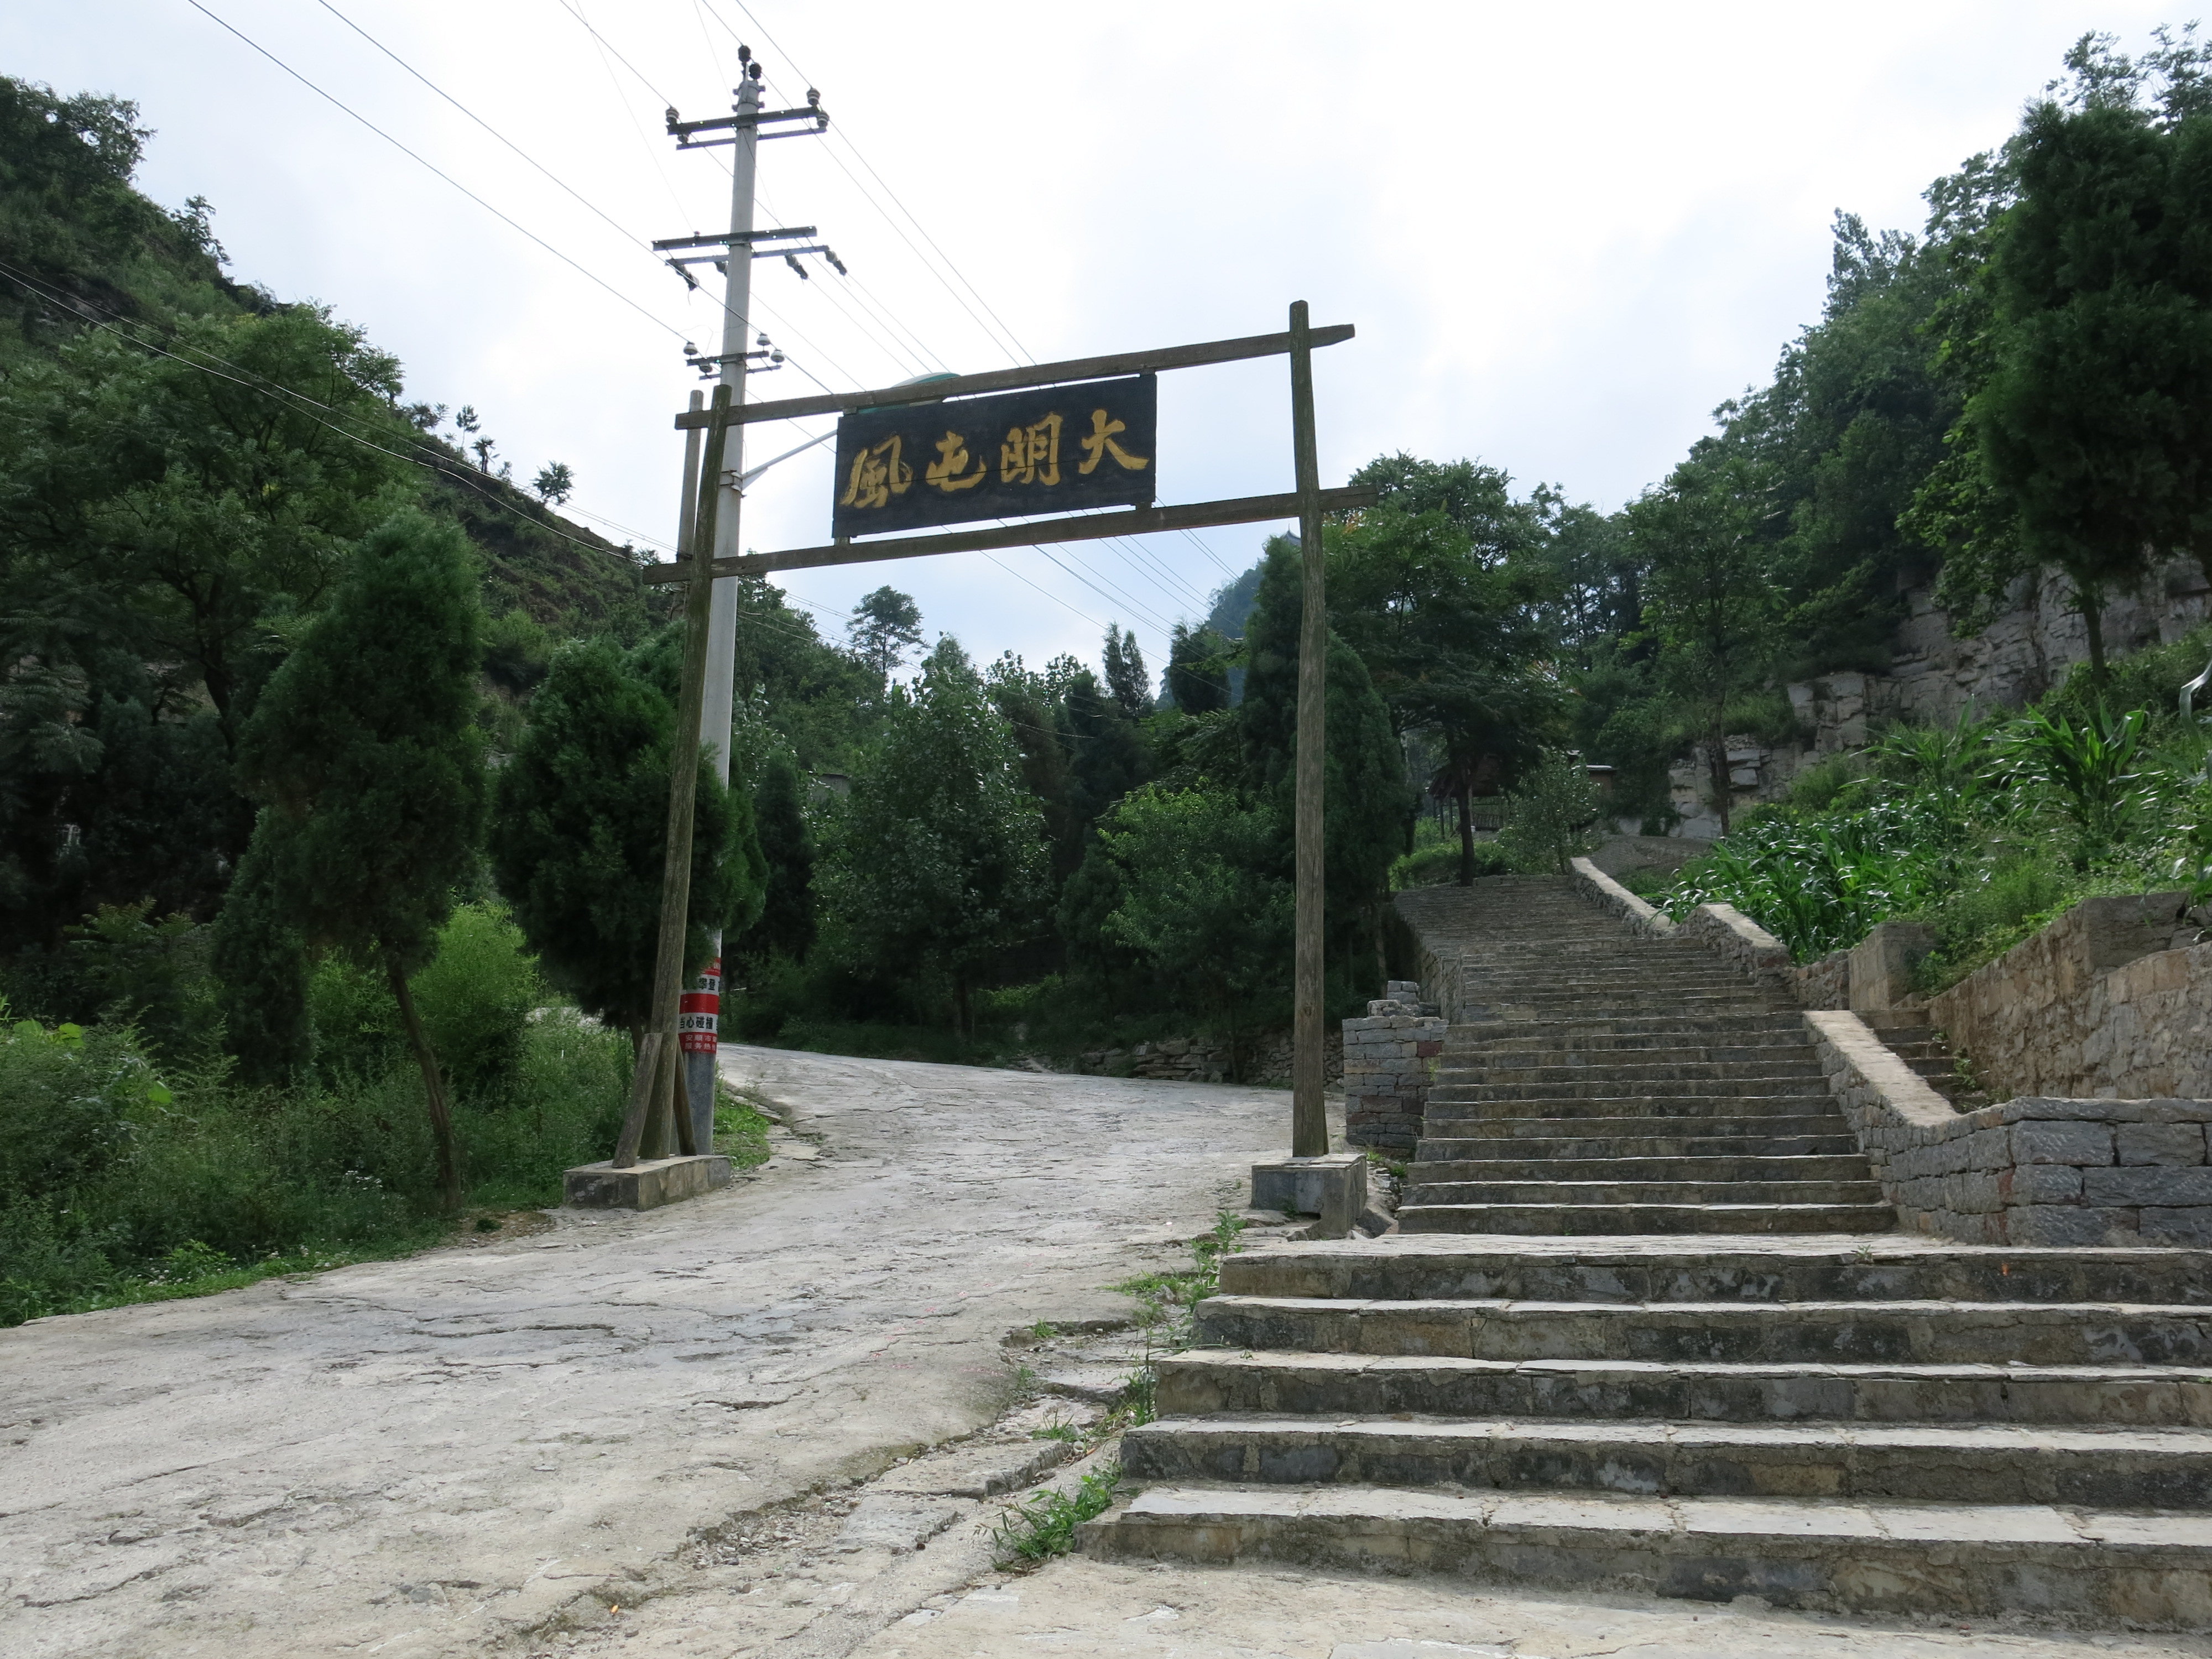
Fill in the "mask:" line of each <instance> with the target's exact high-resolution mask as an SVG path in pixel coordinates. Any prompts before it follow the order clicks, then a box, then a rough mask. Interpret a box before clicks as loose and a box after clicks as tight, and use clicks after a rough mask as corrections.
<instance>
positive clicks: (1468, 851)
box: [1453, 778, 1474, 887]
mask: <svg viewBox="0 0 2212 1659" xmlns="http://www.w3.org/2000/svg"><path fill="white" fill-rule="evenodd" d="M1453 799H1455V800H1457V801H1458V802H1459V884H1460V885H1461V886H1462V887H1472V886H1474V784H1473V783H1471V782H1469V781H1468V780H1466V779H1464V778H1462V780H1460V786H1459V790H1458V793H1456V794H1455V796H1454V797H1453Z"/></svg>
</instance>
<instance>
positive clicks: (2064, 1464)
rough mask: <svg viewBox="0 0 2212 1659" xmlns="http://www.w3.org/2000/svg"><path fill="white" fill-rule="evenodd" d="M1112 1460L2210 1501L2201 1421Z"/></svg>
mask: <svg viewBox="0 0 2212 1659" xmlns="http://www.w3.org/2000/svg"><path fill="white" fill-rule="evenodd" d="M1121 1468H1122V1471H1123V1473H1124V1474H1126V1475H1127V1476H1129V1477H1130V1478H1132V1479H1134V1480H1166V1481H1174V1482H1177V1483H1182V1482H1189V1481H1235V1480H1244V1481H1256V1482H1259V1483H1261V1484H1262V1485H1267V1486H1304V1485H1314V1484H1318V1485H1324V1486H1327V1485H1338V1486H1340V1485H1347V1484H1357V1485H1367V1486H1401V1487H1404V1486H1458V1487H1462V1488H1465V1489H1469V1490H1480V1489H1482V1488H1485V1487H1494V1488H1501V1489H1509V1490H1510V1489H1520V1490H1526V1489H1528V1488H1531V1487H1550V1488H1554V1489H1565V1490H1569V1491H1577V1492H1648V1493H1666V1494H1669V1495H1673V1496H1687V1497H1701V1498H1708V1497H1747V1498H1843V1499H1851V1498H1857V1499H1862V1500H1865V1501H1869V1502H1878V1503H1889V1502H1897V1501H1900V1500H1901V1501H1904V1502H1907V1503H1915V1502H1929V1501H1935V1502H1942V1503H1950V1504H2087V1505H2091V1506H2094V1507H2099V1508H2112V1507H2118V1506H2121V1505H2127V1506H2130V1507H2134V1508H2138V1509H2160V1510H2201V1509H2206V1508H2208V1507H2212V1432H2208V1431H2205V1430H2203V1429H2083V1428H2054V1427H2051V1426H2048V1425H2033V1426H2031V1425H2021V1424H1994V1425H1968V1424H1944V1425H1926V1424H1910V1425H1908V1424H1898V1425H1869V1424H1862V1423H1796V1424H1781V1423H1758V1424H1717V1423H1673V1422H1665V1421H1652V1420H1641V1421H1638V1420H1629V1421H1621V1422H1593V1421H1590V1420H1589V1419H1577V1420H1569V1421H1557V1422H1554V1421H1547V1420H1542V1419H1537V1420H1533V1421H1532V1420H1527V1419H1505V1420H1498V1419H1487V1420H1486V1419H1465V1418H1458V1417H1422V1416H1416V1417H1414V1418H1413V1419H1412V1420H1411V1421H1406V1420H1403V1419H1390V1418H1365V1419H1350V1420H1346V1419H1340V1418H1333V1417H1332V1418H1316V1417H1306V1416H1273V1417H1249V1416H1243V1415H1237V1416H1208V1417H1181V1416H1178V1417H1174V1418H1169V1419H1163V1420H1160V1421H1158V1422H1154V1423H1151V1424H1148V1425H1145V1426H1144V1427H1141V1428H1136V1429H1132V1430H1130V1431H1129V1432H1128V1433H1127V1434H1126V1435H1125V1436H1123V1437H1122V1440H1121Z"/></svg>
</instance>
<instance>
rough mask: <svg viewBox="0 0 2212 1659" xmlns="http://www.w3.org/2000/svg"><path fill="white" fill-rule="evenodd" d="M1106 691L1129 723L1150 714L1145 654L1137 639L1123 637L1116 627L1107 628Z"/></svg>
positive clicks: (1112, 625)
mask: <svg viewBox="0 0 2212 1659" xmlns="http://www.w3.org/2000/svg"><path fill="white" fill-rule="evenodd" d="M1104 666H1105V670H1106V690H1107V693H1108V695H1109V696H1112V698H1113V699H1114V706H1115V708H1119V709H1120V710H1121V713H1122V714H1124V715H1125V716H1126V717H1127V718H1128V719H1130V720H1142V719H1144V717H1145V716H1146V715H1147V714H1151V713H1152V680H1151V678H1150V677H1149V676H1148V675H1147V674H1146V672H1145V653H1143V652H1142V651H1140V650H1139V649H1138V648H1137V636H1136V635H1134V634H1125V633H1123V632H1122V631H1121V624H1120V623H1108V624H1107V625H1106V650H1105V660H1104Z"/></svg>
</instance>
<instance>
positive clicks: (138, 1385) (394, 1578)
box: [0, 1047, 1290, 1659]
mask: <svg viewBox="0 0 2212 1659" xmlns="http://www.w3.org/2000/svg"><path fill="white" fill-rule="evenodd" d="M722 1064H723V1066H724V1070H725V1072H726V1073H727V1074H729V1075H730V1076H731V1077H732V1079H734V1080H735V1081H737V1082H738V1083H739V1084H740V1085H745V1086H749V1087H751V1088H754V1089H756V1090H757V1091H758V1092H760V1093H761V1094H762V1095H763V1096H764V1097H766V1098H767V1099H769V1101H770V1102H772V1103H776V1104H777V1105H778V1106H779V1107H780V1108H781V1109H782V1110H783V1111H784V1112H785V1113H786V1115H787V1121H788V1123H789V1125H790V1127H792V1129H793V1130H794V1131H795V1132H796V1133H797V1134H798V1135H799V1136H800V1137H802V1138H803V1139H800V1140H799V1141H796V1142H793V1141H789V1140H787V1141H786V1142H785V1143H784V1145H785V1149H786V1150H785V1151H784V1152H783V1153H782V1155H780V1156H779V1157H777V1158H775V1159H774V1160H772V1161H771V1163H770V1164H769V1165H767V1166H765V1168H764V1170H762V1171H759V1172H756V1173H755V1174H753V1175H752V1176H749V1177H746V1178H744V1179H742V1180H740V1181H739V1182H738V1183H737V1184H736V1185H734V1186H733V1187H732V1188H729V1189H728V1190H726V1191H724V1192H721V1193H718V1194H711V1195H709V1196H708V1197H707V1198H704V1199H701V1200H694V1201H692V1202H690V1203H688V1204H684V1205H679V1206H672V1207H671V1208H669V1209H665V1210H659V1211H654V1212H648V1213H646V1214H642V1215H639V1214H634V1213H630V1212H596V1213H588V1212H587V1213H579V1212H556V1213H555V1215H554V1218H553V1219H554V1225H553V1226H552V1228H551V1229H550V1231H543V1232H538V1233H537V1234H534V1235H531V1236H527V1237H516V1238H513V1239H512V1240H505V1239H503V1240H501V1241H500V1242H498V1243H494V1244H491V1245H489V1246H486V1247H483V1248H480V1249H449V1250H439V1251H434V1252H430V1253H428V1254H426V1255H419V1256H416V1257H413V1258H410V1259H409V1260H406V1261H392V1262H382V1263H374V1264H369V1265H364V1266H361V1267H349V1268H344V1269H341V1270H338V1271H336V1272H332V1273H320V1274H316V1275H313V1276H307V1277H302V1278H298V1279H285V1280H272V1281H269V1282H266V1283H264V1284H261V1285H254V1286H252V1287H250V1288H248V1289H246V1290H243V1291H229V1292H226V1293H224V1294H222V1295H220V1296H214V1297H202V1298H197V1299H195V1300H190V1301H181V1302H171V1303H161V1304H151V1305H148V1306H143V1307H134V1308H121V1309H115V1310H109V1311H106V1312H101V1313H94V1314H83V1315H76V1316H67V1317H61V1318H54V1319H46V1320H40V1321H36V1322H33V1323H31V1324H28V1325H25V1326H21V1327H18V1328H15V1329H14V1330H9V1331H4V1332H0V1376H4V1377H5V1378H6V1388H5V1394H4V1403H0V1422H3V1423H4V1434H0V1626H4V1628H5V1632H6V1634H5V1637H4V1646H5V1649H6V1651H7V1652H8V1653H9V1656H11V1659H48V1656H62V1655H68V1656H71V1659H85V1656H101V1659H106V1656H140V1655H146V1656H151V1655H156V1654H158V1655H161V1656H163V1659H175V1656H184V1655H191V1654H211V1653H217V1652H220V1653H221V1654H222V1655H223V1656H224V1659H251V1656H256V1655H263V1654H269V1655H276V1654H283V1655H285V1656H288V1659H289V1656H296V1655H300V1654H303V1653H342V1652H344V1653H350V1652H359V1653H369V1652H375V1653H379V1654H382V1655H388V1656H409V1659H413V1656H432V1655H447V1654H462V1653H481V1652H486V1651H498V1650H507V1649H510V1648H511V1649H513V1650H517V1651H522V1650H528V1649H529V1648H531V1647H532V1646H533V1645H535V1644H536V1642H537V1641H538V1640H540V1639H542V1638H543V1637H544V1632H548V1631H551V1630H556V1629H561V1628H563V1627H573V1626H574V1624H575V1620H576V1617H577V1616H578V1614H579V1613H580V1612H582V1613H588V1614H591V1615H592V1616H593V1617H595V1618H596V1617H598V1616H599V1614H600V1613H602V1611H603V1609H601V1607H600V1606H599V1604H600V1603H602V1602H604V1603H606V1604H608V1605H622V1604H625V1603H627V1604H628V1605H629V1607H632V1608H635V1607H638V1606H639V1604H641V1603H643V1604H645V1605H647V1607H649V1606H650V1605H651V1603H652V1602H653V1599H654V1598H655V1597H656V1596H658V1595H665V1594H680V1593H684V1587H686V1586H688V1587H690V1593H694V1594H696V1592H697V1590H698V1589H699V1588H700V1587H699V1584H698V1583H697V1579H696V1575H697V1573H698V1572H699V1571H700V1570H701V1567H700V1561H701V1557H700V1549H701V1541H702V1539H712V1538H713V1537H714V1536H716V1535H718V1534H720V1533H722V1532H726V1530H727V1529H728V1528H730V1527H731V1526H732V1525H733V1524H736V1523H738V1522H740V1521H741V1520H742V1517H744V1516H746V1515H747V1514H749V1513H753V1512H759V1511H764V1510H772V1509H774V1508H775V1506H776V1505H778V1504H789V1503H790V1502H792V1501H793V1499H795V1498H800V1497H801V1496H802V1495H804V1494H807V1493H819V1492H823V1490H825V1489H828V1488H830V1487H833V1486H842V1485H846V1484H848V1483H850V1482H852V1481H854V1480H859V1479H861V1478H864V1477H869V1476H873V1475H875V1474H878V1473H880V1472H882V1471H883V1470H884V1469H885V1468H889V1467H890V1466H891V1465H892V1464H893V1462H894V1460H895V1459H896V1458H897V1457H899V1456H901V1455H908V1454H911V1453H914V1452H915V1451H917V1450H919V1449H921V1448H925V1447H928V1446H933V1445H937V1444H939V1443H942V1442H945V1441H946V1440H949V1439H953V1438H956V1437H963V1436H969V1435H971V1434H974V1433H975V1432H976V1431H979V1430H981V1429H983V1428H985V1427H986V1426H987V1425H990V1424H991V1423H992V1422H993V1421H994V1419H998V1418H999V1417H1000V1414H1001V1413H1003V1412H1004V1411H1005V1410H1006V1407H1007V1405H1008V1403H1009V1400H1010V1398H1011V1395H1012V1367H1011V1364H1010V1360H1009V1356H1008V1354H1007V1352H1006V1350H1005V1349H1004V1348H1003V1347H1002V1346H1001V1342H1002V1339H1003V1338H1004V1336H1005V1335H1006V1333H1007V1331H1008V1330H1009V1329H1010V1328H1012V1327H1014V1326H1018V1325H1025V1324H1028V1323H1030V1322H1033V1321H1036V1320H1039V1319H1047V1320H1054V1321H1083V1320H1113V1319H1116V1318H1126V1317H1127V1315H1128V1313H1129V1311H1130V1304H1128V1302H1127V1300H1126V1299H1125V1298H1123V1297H1117V1296H1115V1295H1113V1294H1111V1293H1110V1292H1109V1291H1107V1290H1106V1289H1105V1286H1107V1285H1109V1284H1111V1283H1113V1282H1114V1281H1115V1280H1116V1279H1121V1278H1124V1277H1126V1276H1127V1275H1129V1274H1131V1273H1136V1272H1140V1271H1143V1270H1144V1269H1146V1268H1147V1267H1156V1266H1161V1265H1164V1264H1166V1263H1168V1262H1170V1261H1181V1260H1184V1259H1187V1258H1186V1256H1185V1252H1184V1251H1183V1249H1182V1245H1181V1243H1180V1242H1181V1241H1185V1240H1188V1239H1189V1238H1192V1237H1194V1236H1195V1235H1197V1234H1198V1233H1199V1232H1200V1231H1203V1230H1204V1229H1205V1228H1206V1225H1208V1224H1209V1223H1210V1222H1211V1220H1212V1217H1213V1215H1214V1212H1216V1210H1217V1209H1218V1208H1219V1207H1221V1206H1224V1205H1225V1204H1226V1205H1231V1206H1234V1205H1236V1204H1237V1203H1238V1202H1239V1201H1240V1200H1239V1196H1238V1195H1239V1194H1240V1192H1241V1190H1242V1188H1243V1182H1244V1178H1245V1175H1246V1166H1248V1165H1249V1164H1250V1163H1251V1161H1252V1160H1253V1159H1254V1158H1256V1157H1261V1156H1266V1155H1270V1154H1275V1153H1279V1151H1280V1149H1281V1147H1282V1146H1283V1145H1284V1144H1285V1141H1286V1140H1287V1136H1288V1119H1289V1110H1290V1097H1289V1096H1288V1094H1287V1093H1285V1092H1282V1091H1271V1090H1255V1089H1238V1088H1225V1087H1218V1086H1208V1085H1181V1084H1166V1083H1151V1082H1143V1081H1136V1080H1120V1079H1104V1078H1078V1077H1060V1076H1040V1075H1035V1074H1030V1073H1016V1072H997V1071H984V1070H977V1069H970V1068H965V1067H959V1066H929V1065H920V1064H905V1063H900V1062H895V1061H869V1060H846V1059H836V1058H829V1057H824V1056H821V1055H813V1054H789V1053H785V1052H781V1051H777V1050H770V1049H754V1048H736V1047H730V1048H724V1050H723V1051H722ZM1015 1358H1018V1356H1015ZM893 1542H894V1543H896V1541H893ZM909 1547H910V1546H909ZM925 1588H935V1589H941V1588H942V1586H941V1585H937V1586H931V1587H918V1588H917V1589H916V1591H915V1594H916V1595H917V1596H918V1595H921V1594H923V1593H924V1589H925ZM824 1589H825V1595H828V1594H829V1593H831V1592H833V1591H834V1586H825V1587H824ZM850 1592H851V1587H850V1586H849V1585H848V1587H847V1590H846V1592H845V1595H846V1599H850ZM877 1599H878V1600H883V1601H884V1605H883V1606H882V1607H880V1608H878V1609H877V1611H878V1613H879V1614H880V1620H882V1621H888V1620H892V1619H895V1618H897V1617H899V1616H902V1614H903V1613H904V1612H905V1611H906V1608H905V1607H901V1606H899V1605H896V1596H890V1597H889V1599H888V1600H884V1597H880V1596H879V1597H878V1598H877ZM795 1605H796V1610H797V1612H798V1613H799V1614H805V1610H806V1603H805V1596H804V1595H803V1594H802V1595H800V1597H799V1601H798V1603H796V1604H795ZM871 1605H873V1604H872V1603H871ZM804 1623H805V1618H804V1617H800V1618H799V1625H800V1626H803V1625H804ZM843 1626H844V1628H845V1630H846V1632H847V1633H846V1634H845V1635H843V1636H842V1637H841V1638H839V1639H838V1640H837V1641H836V1642H835V1643H834V1644H829V1645H830V1646H831V1647H834V1648H835V1650H836V1651H839V1652H842V1651H846V1650H849V1648H850V1647H851V1646H852V1645H853V1644H854V1643H855V1642H857V1641H859V1640H860V1639H862V1638H865V1637H866V1635H867V1634H868V1629H867V1628H861V1627H856V1626H854V1625H853V1621H852V1620H849V1619H848V1620H844V1621H843ZM871 1627H872V1626H871ZM572 1639H573V1638H572ZM735 1645H736V1647H737V1649H738V1650H743V1649H744V1646H745V1644H744V1643H743V1642H742V1641H739V1642H738V1643H737V1644H735ZM825 1650H827V1649H825Z"/></svg>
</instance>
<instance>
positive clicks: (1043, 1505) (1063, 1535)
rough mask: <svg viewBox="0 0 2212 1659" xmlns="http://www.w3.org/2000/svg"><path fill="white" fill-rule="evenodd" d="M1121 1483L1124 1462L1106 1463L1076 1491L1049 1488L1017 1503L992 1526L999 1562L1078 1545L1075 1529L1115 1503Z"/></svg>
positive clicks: (1038, 1557) (1039, 1557) (1047, 1555)
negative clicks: (1060, 1490)
mask: <svg viewBox="0 0 2212 1659" xmlns="http://www.w3.org/2000/svg"><path fill="white" fill-rule="evenodd" d="M1119 1486H1121V1465H1120V1464H1119V1463H1114V1462H1108V1463H1102V1464H1101V1465H1099V1467H1098V1468H1095V1469H1093V1470H1091V1472H1090V1473H1089V1474H1085V1475H1084V1476H1083V1477H1082V1478H1081V1479H1080V1480H1078V1481H1077V1482H1076V1484H1075V1490H1074V1491H1073V1492H1056V1491H1054V1490H1051V1489H1050V1488H1048V1489H1046V1490H1044V1491H1042V1492H1038V1493H1036V1495H1035V1496H1034V1497H1032V1498H1029V1499H1028V1500H1026V1501H1025V1502H1024V1503H1020V1504H1016V1505H1014V1506H1013V1507H1012V1509H1010V1510H1007V1511H1006V1514H1005V1515H1003V1516H1000V1519H999V1522H998V1524H997V1525H996V1526H994V1527H993V1528H991V1541H992V1543H993V1545H994V1546H995V1547H996V1553H997V1559H998V1564H999V1565H1000V1566H1002V1567H1004V1566H1011V1565H1013V1564H1014V1563H1015V1562H1017V1561H1027V1562H1030V1563H1037V1562H1042V1561H1048V1560H1050V1559H1052V1558H1053V1557H1054V1556H1055V1555H1065V1554H1066V1553H1067V1552H1068V1551H1070V1550H1072V1549H1073V1548H1074V1547H1075V1529H1076V1528H1078V1527H1079V1526H1081V1525H1082V1524H1083V1523H1084V1522H1085V1521H1089V1520H1092V1519H1094V1518H1095V1517H1097V1516H1101V1515H1103V1514H1105V1513H1106V1511H1107V1510H1109V1509H1110V1508H1112V1507H1113V1504H1114V1493H1115V1489H1116V1488H1117V1487H1119Z"/></svg>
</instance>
